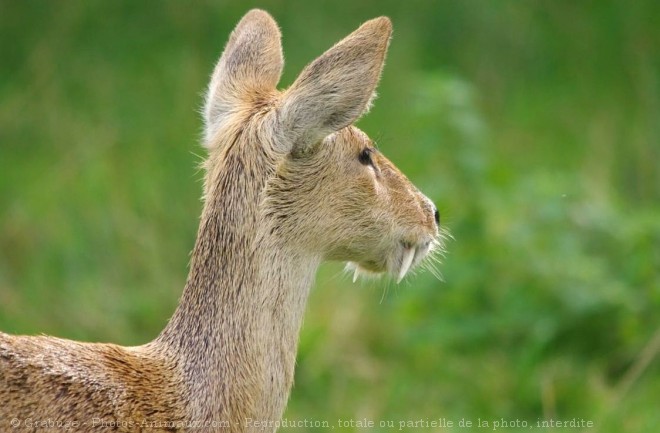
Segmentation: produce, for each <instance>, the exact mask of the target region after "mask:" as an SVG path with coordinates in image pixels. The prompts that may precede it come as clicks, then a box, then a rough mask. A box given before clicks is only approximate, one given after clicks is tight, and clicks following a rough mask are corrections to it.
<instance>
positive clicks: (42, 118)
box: [0, 0, 660, 433]
mask: <svg viewBox="0 0 660 433" xmlns="http://www.w3.org/2000/svg"><path fill="white" fill-rule="evenodd" d="M254 6H259V7H263V8H265V9H267V10H269V11H270V12H271V13H272V14H273V15H274V16H275V18H276V19H277V20H278V22H279V23H280V26H281V28H282V31H283V35H284V39H283V44H284V51H285V57H286V59H287V64H286V68H285V73H284V77H283V80H282V86H286V85H288V84H290V83H291V82H292V81H293V79H294V78H295V77H296V75H297V73H298V72H299V71H300V70H301V69H302V67H303V66H304V65H305V64H306V63H307V62H309V61H311V60H312V59H313V58H314V57H315V56H317V55H319V54H321V53H322V52H323V51H324V50H325V49H326V48H328V47H329V46H331V45H332V44H333V43H334V42H336V41H337V40H339V39H340V38H341V37H343V36H344V35H346V34H348V33H349V32H350V31H352V30H353V29H355V28H356V27H357V26H358V25H359V24H360V23H361V22H363V21H365V20H367V19H369V18H372V17H374V16H378V15H388V16H390V17H391V18H392V20H393V23H394V39H393V41H392V44H391V49H390V52H389V56H388V61H387V65H386V68H385V72H384V75H383V78H382V81H381V85H380V88H379V94H380V97H379V99H378V100H377V101H376V105H375V107H374V109H373V110H372V112H371V113H370V114H369V115H368V116H367V117H365V118H364V119H362V120H361V121H360V122H359V126H360V127H361V128H362V129H364V130H365V131H366V132H367V133H369V134H370V135H371V136H372V137H374V138H375V139H376V140H377V141H378V143H379V146H380V148H381V150H382V151H383V152H384V153H385V154H386V155H387V156H388V157H389V158H390V159H391V160H392V161H393V162H394V163H395V164H397V165H398V166H399V167H400V168H401V169H402V170H403V171H404V172H405V173H406V174H407V175H408V176H409V177H410V178H411V179H412V180H413V182H415V183H416V184H417V185H418V186H419V187H420V189H421V190H422V191H424V192H425V193H426V194H427V195H429V196H430V197H431V198H432V199H433V200H434V201H435V202H436V203H437V204H438V206H439V208H440V210H441V213H442V216H443V220H444V222H445V224H446V227H447V228H448V229H449V230H450V231H451V233H452V234H453V236H454V238H455V239H454V240H452V241H450V242H449V243H448V245H447V250H448V252H447V256H446V259H445V260H444V263H443V265H442V266H441V267H440V270H441V272H442V275H443V278H444V281H442V282H441V281H438V280H437V279H435V278H434V277H433V276H432V275H430V274H429V273H425V272H419V273H418V275H416V276H414V277H412V278H409V279H407V280H406V281H405V282H403V283H402V284H401V285H398V286H397V285H395V284H393V283H388V282H386V281H380V282H373V283H358V284H352V283H351V282H350V278H349V277H348V276H346V275H344V274H343V273H342V272H341V265H340V264H328V265H324V267H323V268H322V270H321V272H320V274H319V276H318V278H317V284H316V287H315V289H314V290H313V292H312V294H311V298H310V301H309V306H308V310H307V313H306V318H305V323H304V327H303V331H302V335H301V342H300V351H299V356H298V365H297V370H296V385H295V387H294V389H293V392H292V397H291V400H290V402H289V406H288V409H287V412H286V417H287V418H289V419H298V420H302V419H309V420H313V419H315V420H328V421H329V422H331V423H336V422H337V419H340V418H341V419H344V420H346V419H354V420H357V419H363V418H367V419H371V420H374V422H375V423H376V428H374V429H359V428H345V429H344V430H343V431H395V430H397V429H398V422H399V421H402V420H403V421H408V420H419V419H422V420H426V419H429V420H432V419H438V418H443V417H444V418H446V419H447V420H453V421H454V422H455V423H457V422H458V421H459V420H460V419H461V418H465V419H466V420H472V421H473V422H474V423H477V422H478V419H479V418H481V420H482V421H483V420H489V421H492V420H501V419H504V420H516V419H517V420H526V421H528V422H530V423H536V421H537V420H539V419H550V418H554V419H560V420H568V419H572V418H573V417H575V418H582V419H585V420H591V421H593V422H594V423H595V427H594V428H591V429H584V430H580V429H576V430H573V429H568V428H567V429H562V431H578V430H580V431H589V432H596V431H598V432H613V433H614V432H651V431H656V430H655V429H657V428H658V427H660V411H659V410H658V409H659V404H660V374H659V373H660V367H659V365H658V360H657V352H658V351H659V350H660V333H659V330H660V169H659V166H660V2H654V1H651V0H649V1H644V0H640V1H623V0H621V1H614V0H603V1H580V2H574V1H525V2H522V1H509V0H505V1H485V0H483V1H477V0H466V1H458V0H457V1H418V0H411V1H393V0H367V1H355V0H352V1H343V0H342V1H319V2H314V1H284V0H280V1H276V0H271V1H262V2H254V1H240V2H239V1H234V2H228V1H198V2H184V1H163V2H156V1H100V0H92V1H68V2H59V1H18V0H15V1H7V0H2V1H0V329H2V330H3V331H5V332H10V333H18V334H34V333H42V332H43V333H47V334H52V335H57V336H62V337H67V338H73V339H81V340H90V341H112V342H116V343H120V344H125V345H135V344H141V343H143V342H146V341H148V340H149V339H151V338H153V337H154V336H155V335H156V334H157V333H158V332H159V330H160V329H161V328H162V327H163V326H164V324H165V323H166V320H167V318H168V317H169V315H170V314H171V313H172V311H173V309H174V307H175V304H176V301H177V299H178V296H179V294H180V291H181V289H182V287H183V284H184V281H185V277H186V273H187V268H186V265H187V262H188V258H189V251H190V250H191V248H192V245H193V242H194V236H195V232H196V226H197V222H198V216H199V213H200V209H201V202H200V196H201V182H200V179H201V176H202V174H201V173H200V172H199V171H198V169H197V166H198V163H199V162H200V159H201V158H202V156H203V155H204V152H203V150H202V148H201V147H199V145H198V137H199V136H200V131H201V122H200V119H199V116H198V114H197V111H198V109H199V107H200V106H201V94H202V92H203V90H204V88H205V86H206V83H207V79H208V76H209V74H210V72H211V70H212V68H213V65H214V62H215V61H216V59H217V57H218V56H219V54H220V52H221V50H222V47H223V46H224V43H225V41H226V38H227V36H228V33H229V32H230V30H231V28H232V27H233V26H234V25H235V24H236V22H237V21H238V20H239V19H240V17H241V16H242V15H243V14H244V13H245V12H246V11H247V10H248V9H249V8H250V7H254ZM387 420H392V421H394V422H395V425H396V427H395V428H393V429H389V428H380V427H378V425H379V422H380V421H387ZM491 429H492V428H491ZM404 430H405V431H486V430H485V429H479V428H472V429H470V428H462V429H461V428H458V427H456V426H455V427H454V428H447V429H440V428H414V427H413V428H406V429H404ZM502 430H504V431H528V429H517V428H508V429H502ZM282 431H285V432H294V431H301V430H300V429H282ZM317 431H320V430H317Z"/></svg>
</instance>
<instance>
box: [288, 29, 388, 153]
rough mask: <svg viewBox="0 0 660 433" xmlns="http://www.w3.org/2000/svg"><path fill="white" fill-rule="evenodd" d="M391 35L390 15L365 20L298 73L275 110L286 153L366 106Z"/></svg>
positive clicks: (343, 124) (319, 137)
mask: <svg viewBox="0 0 660 433" xmlns="http://www.w3.org/2000/svg"><path fill="white" fill-rule="evenodd" d="M391 33H392V24H391V22H390V20H389V18H387V17H380V18H376V19H373V20H370V21H367V22H366V23H364V24H363V25H362V26H360V27H359V28H358V29H357V30H355V31H354V32H353V33H351V34H350V35H348V36H347V37H346V38H344V39H343V40H341V41H340V42H338V43H337V44H336V45H335V46H334V47H332V48H330V49H329V50H328V51H326V52H325V53H324V54H323V55H321V57H319V58H317V59H316V60H314V61H313V62H312V63H310V64H309V65H307V67H306V68H305V69H304V70H303V71H302V72H301V74H300V76H299V77H298V78H297V79H296V81H295V82H294V83H293V85H292V86H291V88H289V89H288V90H287V91H286V92H285V94H284V95H283V98H282V102H281V105H280V107H279V109H278V111H279V113H278V117H279V121H280V128H281V130H282V133H283V135H284V137H285V139H286V140H287V145H288V148H289V150H290V151H294V152H296V151H300V150H304V149H305V148H306V147H308V146H310V145H312V144H314V143H317V142H319V141H320V140H322V139H323V138H325V137H326V136H327V135H329V134H331V133H333V132H336V131H338V130H340V129H342V128H344V127H346V126H348V125H350V124H351V123H353V122H355V121H356V120H357V119H358V118H359V117H360V116H361V115H362V114H363V113H364V112H365V111H366V110H367V109H368V107H369V104H370V102H371V99H372V98H373V96H374V90H375V88H376V84H378V79H379V78H380V73H381V70H382V69H383V63H384V61H385V53H386V52H387V47H388V44H389V40H390V34H391Z"/></svg>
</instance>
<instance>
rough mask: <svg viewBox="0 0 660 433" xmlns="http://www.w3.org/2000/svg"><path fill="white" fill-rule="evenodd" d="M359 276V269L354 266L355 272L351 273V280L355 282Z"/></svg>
mask: <svg viewBox="0 0 660 433" xmlns="http://www.w3.org/2000/svg"><path fill="white" fill-rule="evenodd" d="M359 276H360V270H359V269H358V268H357V267H356V268H355V272H354V273H353V282H356V281H357V279H358V277H359Z"/></svg>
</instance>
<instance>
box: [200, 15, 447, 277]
mask: <svg viewBox="0 0 660 433" xmlns="http://www.w3.org/2000/svg"><path fill="white" fill-rule="evenodd" d="M390 34H391V23H390V20H389V19H388V18H386V17H381V18H376V19H373V20H370V21H367V22H366V23H364V24H363V25H362V26H361V27H359V28H358V29H357V30H356V31H354V32H353V33H351V34H350V35H349V36H347V37H346V38H345V39H343V40H342V41H340V42H339V43H337V44H336V45H335V46H333V47H332V48H330V49H329V50H328V51H326V52H325V53H324V54H323V55H321V56H320V57H319V58H317V59H316V60H314V61H313V62H312V63H310V64H309V65H308V66H307V67H306V68H305V69H304V70H303V71H302V73H301V74H300V76H299V77H298V78H297V79H296V80H295V82H294V84H293V85H292V86H291V87H290V88H289V89H287V90H284V91H279V90H278V89H277V88H276V86H277V83H278V81H279V79H280V74H281V72H282V67H283V57H282V47H281V43H280V32H279V29H278V27H277V24H276V23H275V21H274V20H273V19H272V18H271V16H270V15H268V14H267V13H266V12H264V11H261V10H253V11H250V12H249V13H248V14H247V15H246V16H245V17H244V18H243V19H242V20H241V21H240V23H239V24H238V25H237V27H236V28H235V30H234V31H233V33H232V34H231V36H230V39H229V41H228V43H227V45H226V47H225V50H224V52H223V54H222V57H221V58H220V60H219V62H218V64H217V66H216V68H215V70H214V73H213V76H212V79H211V83H210V86H209V89H208V94H207V99H206V104H205V108H204V116H205V123H206V129H205V140H204V144H205V146H206V147H207V148H208V150H209V153H210V156H209V160H208V161H207V169H208V172H209V173H208V175H207V183H206V193H207V196H208V195H212V193H213V191H214V190H215V189H217V188H218V185H219V184H223V185H225V189H226V188H227V186H226V184H228V183H231V181H228V180H227V171H230V172H231V171H232V170H233V171H236V167H235V165H236V161H241V163H240V166H241V170H240V173H235V174H233V175H232V179H235V180H238V179H243V180H245V179H247V180H246V181H244V182H243V181H241V182H238V181H237V182H235V184H236V188H244V189H245V190H244V191H243V192H242V193H243V194H245V195H248V196H252V197H253V200H252V201H253V203H254V206H253V207H251V208H249V212H254V213H255V215H254V216H253V218H252V219H250V222H248V223H246V224H247V225H251V224H254V225H256V226H258V227H260V229H259V233H261V235H259V236H260V238H261V239H262V241H263V242H268V241H269V240H272V239H273V238H276V239H278V242H279V243H280V244H284V245H286V246H287V247H289V248H291V249H292V250H295V251H299V252H302V253H304V254H307V255H311V256H315V257H318V258H319V259H320V260H323V259H329V260H340V261H346V262H348V264H349V265H348V266H349V268H351V269H353V270H355V275H356V277H357V275H358V273H361V272H363V273H377V274H380V273H388V274H391V275H393V276H394V277H395V278H396V279H397V280H401V279H402V278H403V277H404V276H405V275H406V273H407V272H408V270H409V269H411V268H412V267H414V266H416V265H417V264H419V263H420V262H421V261H422V259H423V258H424V257H425V256H426V255H427V254H428V253H429V251H430V250H431V249H433V247H434V246H436V245H438V244H439V239H440V237H439V235H438V229H439V227H438V226H439V222H440V221H439V215H438V211H437V210H436V208H435V206H434V205H433V203H432V202H431V201H430V200H429V199H428V198H427V197H425V196H424V195H423V194H422V193H421V192H420V191H419V190H418V189H417V188H415V186H414V185H413V184H412V183H411V182H410V181H409V180H408V179H407V178H406V177H405V176H404V175H403V174H402V173H401V172H400V171H399V170H398V169H397V168H396V167H395V166H394V165H393V164H392V163H391V162H390V161H389V160H388V159H387V158H385V156H384V155H383V154H382V153H381V152H380V151H378V150H377V149H376V147H375V145H374V143H373V141H372V140H371V139H370V138H369V137H368V136H367V135H366V134H365V133H363V132H362V131H360V130H359V129H358V128H356V127H355V126H353V125H352V124H353V123H354V122H355V121H356V120H357V119H358V118H360V116H362V115H363V114H364V113H365V112H366V111H368V109H369V106H370V103H371V101H372V99H373V97H374V91H375V88H376V85H377V83H378V80H379V77H380V74H381V70H382V68H383V63H384V59H385V54H386V51H387V47H388V43H389V39H390ZM230 160H231V161H233V162H232V166H230V164H229V162H228V161H230ZM239 185H240V186H239ZM244 212H245V210H244Z"/></svg>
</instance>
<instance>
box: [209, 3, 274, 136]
mask: <svg viewBox="0 0 660 433" xmlns="http://www.w3.org/2000/svg"><path fill="white" fill-rule="evenodd" d="M283 66H284V58H283V57H282V43H281V34H280V29H279V28H278V27H277V23H276V22H275V20H274V19H273V18H272V17H271V16H270V15H269V14H268V13H267V12H265V11H263V10H260V9H253V10H251V11H250V12H248V13H247V14H246V15H245V16H244V17H243V18H242V19H241V21H240V22H239V23H238V25H236V28H235V29H234V31H233V32H232V33H231V35H230V36H229V41H228V42H227V45H226V46H225V50H224V52H223V53H222V56H221V57H220V60H219V61H218V64H217V65H216V66H215V70H214V71H213V75H212V76H211V82H210V84H209V88H208V92H207V94H206V103H205V106H204V121H205V123H206V131H205V132H206V140H205V142H206V143H207V144H208V143H210V140H211V139H212V137H213V136H214V135H215V133H216V132H217V131H218V129H219V128H220V127H221V125H222V122H223V120H224V119H226V117H227V114H229V113H231V112H232V111H235V110H237V109H239V108H240V105H241V103H243V102H246V101H250V100H251V99H253V98H254V97H255V96H259V94H262V93H265V92H271V91H273V90H274V89H275V88H276V86H277V83H278V82H279V81H280V76H281V74H282V67H283Z"/></svg>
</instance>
